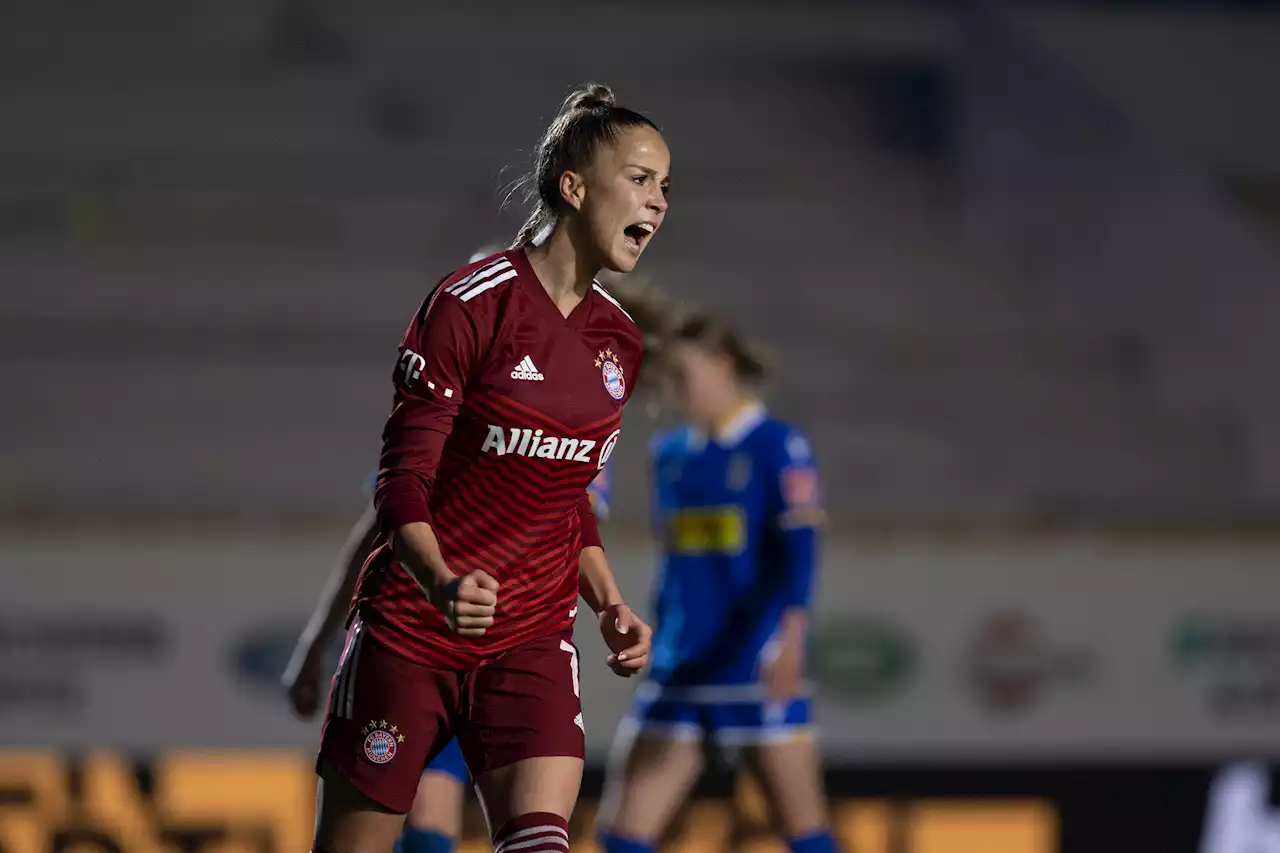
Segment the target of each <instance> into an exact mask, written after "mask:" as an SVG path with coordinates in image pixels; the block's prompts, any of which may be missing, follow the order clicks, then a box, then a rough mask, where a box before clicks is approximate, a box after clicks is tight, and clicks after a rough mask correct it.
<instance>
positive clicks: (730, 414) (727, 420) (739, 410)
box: [711, 397, 760, 438]
mask: <svg viewBox="0 0 1280 853" xmlns="http://www.w3.org/2000/svg"><path fill="white" fill-rule="evenodd" d="M759 404H760V401H759V400H757V399H756V398H755V397H737V398H735V399H734V400H733V402H732V403H731V404H730V405H728V406H726V407H725V410H724V411H723V412H722V413H721V414H720V415H719V416H718V417H716V418H715V420H714V421H713V422H712V425H711V434H712V435H713V436H715V437H717V438H719V437H721V436H723V435H725V433H727V432H728V431H729V430H731V429H732V428H733V426H734V424H736V423H737V422H738V419H739V418H741V417H742V416H743V415H744V414H745V413H746V412H747V411H748V410H750V409H753V408H755V407H756V406H758V405H759Z"/></svg>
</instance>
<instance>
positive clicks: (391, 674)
mask: <svg viewBox="0 0 1280 853" xmlns="http://www.w3.org/2000/svg"><path fill="white" fill-rule="evenodd" d="M361 630H362V629H361V626H360V623H359V622H357V623H356V625H355V626H353V628H352V636H349V638H348V643H347V646H346V652H345V653H344V655H343V659H342V662H341V663H340V664H339V667H338V672H337V674H336V675H335V676H334V683H333V689H332V693H331V696H330V700H329V708H328V713H327V714H326V716H325V722H324V729H323V731H322V734H321V737H320V758H319V761H318V763H317V766H318V768H319V769H322V770H324V771H325V772H327V773H328V775H330V776H333V775H335V774H336V775H338V776H341V777H342V779H343V780H345V782H346V783H347V784H348V785H349V786H350V787H352V788H353V789H355V790H356V791H358V792H359V793H360V794H362V795H363V796H365V797H367V798H368V799H369V800H371V801H373V802H375V803H377V804H378V805H379V806H380V807H382V808H383V809H385V810H386V811H389V812H395V813H398V814H401V815H404V814H407V813H408V812H409V810H410V807H411V806H412V805H413V801H414V797H415V795H416V794H417V790H418V783H419V781H420V780H421V778H422V771H423V769H424V768H425V767H426V765H427V763H428V762H429V761H431V759H433V758H434V757H435V756H436V755H437V754H438V753H439V752H440V751H441V750H442V749H443V748H444V747H445V745H446V744H447V743H448V742H449V741H450V740H451V739H452V723H451V718H452V717H453V716H454V715H455V714H456V711H457V707H458V676H457V675H456V674H454V673H450V672H442V671H437V670H432V669H429V668H427V667H422V666H419V665H417V664H414V663H412V662H410V661H407V660H404V659H403V658H401V657H399V656H397V655H395V654H393V653H391V652H390V651H388V650H387V649H385V648H383V647H382V646H380V645H378V644H377V643H375V642H374V641H373V640H372V639H369V638H367V637H365V636H364V635H363V634H362V633H361ZM330 787H331V788H332V787H333V786H332V785H330ZM342 801H343V802H345V800H342Z"/></svg>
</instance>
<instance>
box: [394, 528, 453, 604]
mask: <svg viewBox="0 0 1280 853" xmlns="http://www.w3.org/2000/svg"><path fill="white" fill-rule="evenodd" d="M391 551H392V553H393V554H394V555H395V558H396V559H397V560H398V561H399V562H400V565H402V566H404V569H405V571H406V572H408V573H409V576H410V577H412V578H413V579H414V580H415V581H416V582H417V584H418V586H420V587H422V591H423V592H425V593H426V594H427V596H428V598H430V597H431V596H432V595H433V593H434V591H435V590H436V589H437V588H439V587H440V586H443V585H444V584H446V583H448V582H449V581H451V580H453V578H454V574H453V572H451V571H450V570H449V566H448V565H447V564H446V563H445V561H444V555H443V554H441V553H440V543H439V541H438V540H437V539H436V534H435V531H433V530H432V529H431V525H429V524H427V523H426V522H425V521H412V522H409V523H408V524H405V525H403V526H402V527H399V528H397V529H396V531H395V533H394V534H392V536H391Z"/></svg>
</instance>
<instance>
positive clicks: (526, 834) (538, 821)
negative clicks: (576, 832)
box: [493, 812, 569, 853]
mask: <svg viewBox="0 0 1280 853" xmlns="http://www.w3.org/2000/svg"><path fill="white" fill-rule="evenodd" d="M568 849H569V822H568V821H566V820H565V819H564V818H562V817H560V815H555V814H551V813H550V812H533V813H532V814H522V815H520V817H517V818H513V819H512V820H509V821H507V823H506V825H505V826H503V827H502V828H501V829H499V830H498V831H497V832H496V833H495V834H494V836H493V853H565V851H567V850H568Z"/></svg>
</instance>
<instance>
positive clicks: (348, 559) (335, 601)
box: [282, 248, 608, 853]
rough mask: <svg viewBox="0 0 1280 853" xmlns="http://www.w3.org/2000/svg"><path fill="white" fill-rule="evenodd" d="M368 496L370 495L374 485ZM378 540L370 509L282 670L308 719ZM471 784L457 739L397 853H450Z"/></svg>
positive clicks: (422, 787)
mask: <svg viewBox="0 0 1280 853" xmlns="http://www.w3.org/2000/svg"><path fill="white" fill-rule="evenodd" d="M495 251H497V250H496V249H493V248H485V249H481V250H480V251H479V252H477V253H476V254H474V255H473V256H472V258H471V261H472V262H473V263H474V262H475V261H477V260H480V259H482V258H485V257H488V256H489V255H490V254H492V253H493V252H495ZM607 474H608V472H607V471H601V472H600V474H599V475H598V476H597V477H596V479H595V481H594V482H593V483H592V484H591V486H590V487H589V489H588V492H589V494H590V496H591V503H592V508H593V509H594V510H595V514H596V518H597V519H599V520H600V521H604V520H605V519H606V518H607V517H608V477H607ZM368 493H369V494H370V495H372V484H370V486H369V489H368ZM377 535H378V521H377V517H376V514H375V512H374V509H373V507H372V505H371V506H370V507H369V508H368V509H367V510H365V513H364V515H362V516H361V517H360V520H359V521H358V522H356V524H355V526H354V527H353V528H352V529H351V533H350V534H349V535H348V537H347V541H346V543H345V544H344V545H343V546H342V551H341V552H340V556H339V559H338V563H337V565H336V566H335V567H334V569H333V572H332V574H331V575H330V577H329V580H328V582H327V583H326V584H325V588H324V591H323V592H322V593H321V595H320V600H319V601H318V602H317V603H316V606H315V610H314V612H313V613H312V615H311V618H310V620H308V622H307V626H306V628H305V629H304V630H303V632H302V635H301V636H300V637H299V639H298V643H297V645H296V647H295V649H294V652H293V656H292V658H291V659H290V661H289V665H288V666H287V668H286V669H285V673H284V676H283V678H282V682H283V684H284V687H285V690H286V691H287V693H288V696H289V703H290V705H291V706H292V708H293V710H294V711H295V712H296V713H297V714H298V715H299V716H301V717H304V718H311V717H313V716H315V714H316V712H317V711H318V710H319V706H320V697H321V683H322V679H323V678H324V676H325V674H326V673H328V672H332V671H333V667H332V666H331V665H330V661H329V660H328V659H327V657H326V652H327V651H328V647H329V644H330V642H331V640H332V639H333V637H334V634H335V632H336V631H337V630H338V628H339V627H340V626H342V625H343V623H344V622H345V620H346V618H347V614H348V610H349V605H350V602H351V597H352V595H353V593H354V591H355V586H356V581H357V579H358V578H359V576H360V570H361V568H362V567H363V566H364V564H365V562H366V561H367V560H368V558H369V554H370V553H372V551H373V549H374V545H375V539H376V538H377ZM469 781H470V780H469V777H468V774H467V766H466V762H464V761H463V758H462V750H461V749H460V748H459V747H458V742H457V741H456V740H454V741H451V742H450V743H449V745H448V746H446V747H445V749H444V751H443V752H441V753H440V754H439V755H438V756H436V758H435V760H434V761H432V762H431V763H430V764H429V765H427V767H426V768H425V769H424V770H423V772H422V778H421V779H420V780H419V782H418V791H417V794H416V796H415V797H414V801H413V808H412V809H411V810H410V812H409V814H408V815H407V816H406V818H405V827H404V831H403V832H402V833H401V835H400V839H399V841H397V842H396V853H451V851H453V850H454V848H455V847H456V846H457V842H458V838H459V836H460V835H461V833H462V810H463V806H464V805H465V804H466V798H467V794H466V785H467V783H468V782H469Z"/></svg>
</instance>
